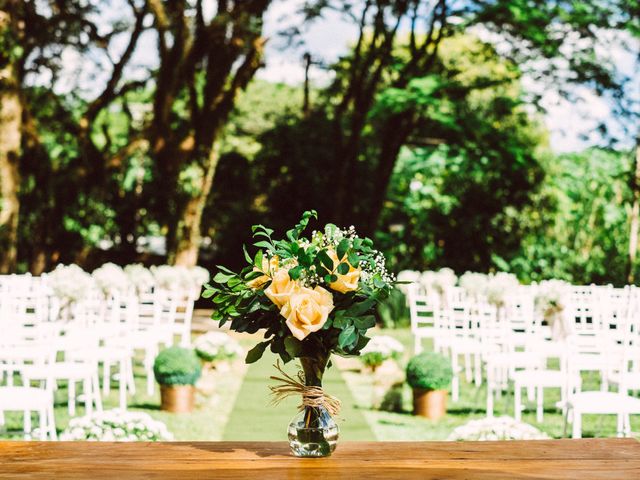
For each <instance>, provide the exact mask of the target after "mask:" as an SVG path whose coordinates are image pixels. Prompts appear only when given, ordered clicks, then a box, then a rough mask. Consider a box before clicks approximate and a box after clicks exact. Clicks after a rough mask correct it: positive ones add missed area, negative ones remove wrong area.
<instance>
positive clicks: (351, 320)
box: [203, 210, 391, 363]
mask: <svg viewBox="0 0 640 480" xmlns="http://www.w3.org/2000/svg"><path fill="white" fill-rule="evenodd" d="M312 219H317V213H316V212H315V211H313V210H312V211H307V212H305V213H304V214H303V216H302V218H301V219H300V221H299V222H298V223H297V224H296V225H295V227H294V228H292V229H289V230H288V231H287V232H286V235H285V236H286V238H285V239H275V238H273V234H274V230H273V229H271V228H267V227H265V226H263V225H254V226H253V227H252V231H253V237H254V240H255V243H254V246H255V247H258V250H257V252H256V253H255V255H254V256H253V257H252V256H251V255H249V254H248V252H247V251H246V250H245V260H246V263H247V264H248V265H247V266H245V267H244V268H243V269H242V270H241V272H240V273H235V272H233V271H232V270H229V269H228V268H226V267H222V266H218V273H217V274H216V275H215V276H214V278H213V282H211V285H207V286H206V289H205V291H204V293H203V296H204V297H205V298H211V299H212V301H213V303H214V308H215V311H214V313H213V316H212V318H213V319H214V320H216V321H219V322H220V325H224V324H225V323H226V322H228V321H231V329H232V330H235V331H237V332H247V333H256V332H257V331H258V330H261V329H264V330H265V333H264V338H265V341H263V342H260V343H258V344H257V345H256V346H255V347H254V348H253V349H251V350H250V351H249V352H248V354H247V357H246V361H247V363H253V362H255V361H257V360H259V359H260V358H261V357H262V355H263V353H264V352H265V350H266V348H267V347H270V348H271V351H272V352H274V353H276V354H278V355H280V357H281V358H282V360H283V361H284V362H285V363H286V362H288V361H290V360H291V359H293V358H296V357H311V358H328V357H329V355H330V354H331V353H337V354H339V355H357V354H358V353H359V352H360V350H361V349H362V348H363V347H364V346H365V345H366V344H367V342H368V341H369V339H368V338H367V337H366V332H367V330H368V329H370V328H372V327H373V326H374V325H375V317H374V315H373V314H374V312H375V308H376V305H377V304H378V303H379V302H380V301H381V300H383V299H385V298H386V297H387V296H388V294H389V291H390V290H391V278H390V277H389V275H388V274H387V273H386V270H385V269H384V265H382V264H381V258H380V256H379V253H378V252H377V251H376V250H374V249H373V242H372V241H371V240H370V239H368V238H360V237H358V236H357V235H355V232H352V231H343V230H340V229H338V228H337V227H336V226H335V225H332V224H328V225H326V226H325V228H324V231H322V232H316V233H315V234H314V235H313V237H312V238H310V239H307V238H304V237H303V236H302V234H303V232H304V231H305V229H306V228H307V226H308V224H309V222H310V221H311V220H312ZM342 265H346V266H347V269H346V271H345V269H344V268H343V267H342ZM281 272H286V273H285V275H286V277H284V278H283V277H282V276H278V275H279V273H281ZM341 272H345V273H341ZM350 272H353V273H356V274H357V278H356V280H355V284H353V285H351V286H350V287H349V288H345V286H344V284H341V283H340V281H342V282H344V281H346V280H345V279H342V278H341V277H343V276H345V278H346V276H347V275H349V274H350ZM276 278H279V279H280V280H279V282H281V283H285V284H286V286H285V287H278V288H286V290H285V291H284V292H280V291H273V290H271V289H270V287H271V285H272V283H273V282H274V281H275V280H274V279H276ZM336 282H338V283H336ZM305 289H306V290H305ZM299 293H303V294H304V295H306V298H307V299H310V300H309V302H313V308H314V309H315V312H321V315H326V316H325V317H324V318H322V322H323V323H322V324H320V323H318V324H317V326H316V328H315V329H312V330H308V331H305V332H300V331H298V332H296V331H295V330H294V329H292V327H291V325H289V324H288V323H285V319H286V318H288V316H289V315H292V312H293V309H294V308H295V307H294V306H292V304H290V303H289V301H288V300H287V299H285V300H283V303H282V304H276V300H274V298H275V297H274V295H276V294H280V295H283V294H284V295H289V297H292V296H293V295H294V294H299ZM315 296H319V297H318V298H316V297H315ZM287 308H288V309H289V310H286V309H287ZM327 308H328V310H327ZM294 314H295V312H294ZM301 314H302V315H307V314H306V313H301Z"/></svg>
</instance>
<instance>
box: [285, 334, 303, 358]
mask: <svg viewBox="0 0 640 480" xmlns="http://www.w3.org/2000/svg"><path fill="white" fill-rule="evenodd" d="M284 348H285V350H286V351H287V353H288V354H289V355H290V356H292V357H298V356H300V354H301V353H302V342H301V341H300V340H298V339H297V338H295V337H287V338H285V339H284Z"/></svg>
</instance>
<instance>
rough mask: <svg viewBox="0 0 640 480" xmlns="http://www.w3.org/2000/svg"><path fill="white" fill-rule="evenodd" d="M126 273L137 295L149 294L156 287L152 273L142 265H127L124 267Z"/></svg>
mask: <svg viewBox="0 0 640 480" xmlns="http://www.w3.org/2000/svg"><path fill="white" fill-rule="evenodd" d="M124 273H125V274H126V275H127V278H128V279H129V283H130V284H131V285H132V286H133V288H135V290H136V292H137V293H142V292H148V291H149V290H151V288H152V287H153V286H154V285H155V279H154V278H153V274H152V273H151V271H150V270H149V269H148V268H147V267H145V266H144V265H142V264H140V263H134V264H132V265H127V266H126V267H124Z"/></svg>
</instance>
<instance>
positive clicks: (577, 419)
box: [571, 409, 582, 438]
mask: <svg viewBox="0 0 640 480" xmlns="http://www.w3.org/2000/svg"><path fill="white" fill-rule="evenodd" d="M571 437H572V438H582V412H580V411H577V410H575V409H574V410H573V434H572V435H571Z"/></svg>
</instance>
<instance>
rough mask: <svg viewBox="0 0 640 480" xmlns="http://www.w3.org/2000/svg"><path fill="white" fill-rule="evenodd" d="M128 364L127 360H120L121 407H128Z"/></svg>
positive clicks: (119, 390) (119, 385)
mask: <svg viewBox="0 0 640 480" xmlns="http://www.w3.org/2000/svg"><path fill="white" fill-rule="evenodd" d="M126 369H127V366H126V362H125V360H120V381H119V382H118V393H119V397H120V409H121V410H126V409H127V379H128V378H129V377H128V375H127V371H126Z"/></svg>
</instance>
